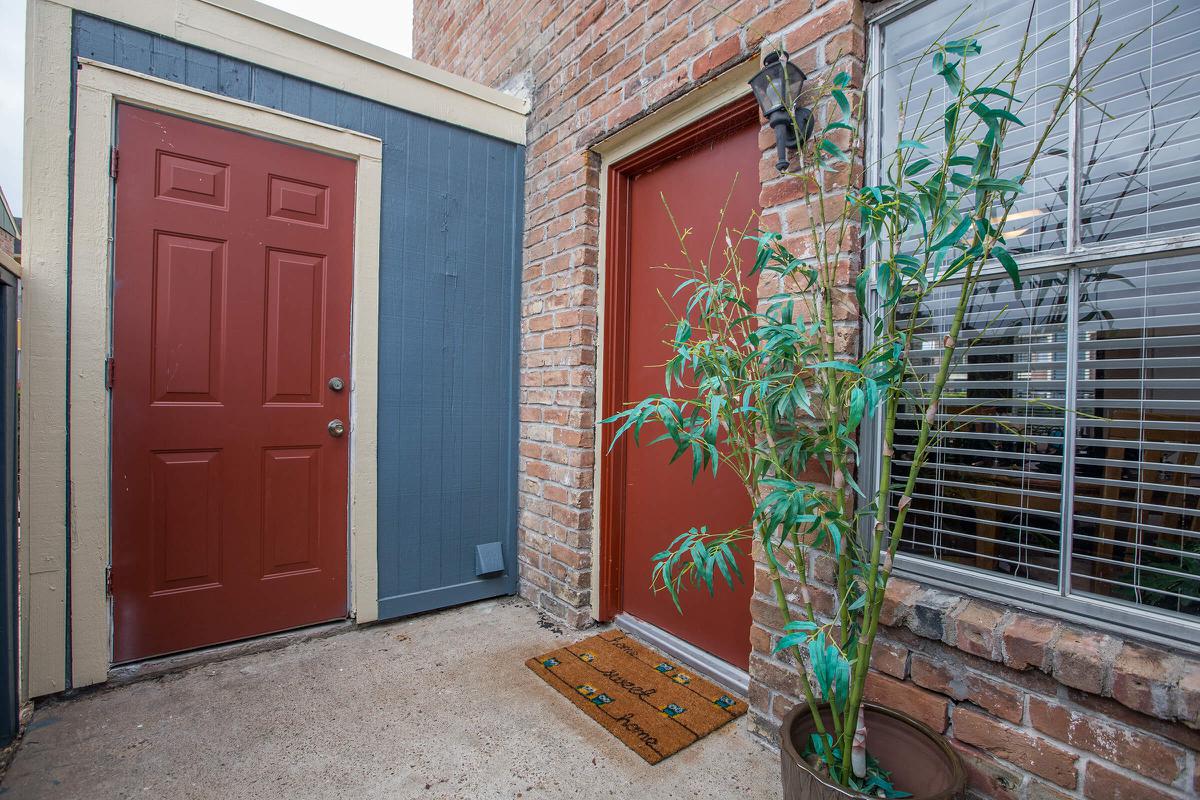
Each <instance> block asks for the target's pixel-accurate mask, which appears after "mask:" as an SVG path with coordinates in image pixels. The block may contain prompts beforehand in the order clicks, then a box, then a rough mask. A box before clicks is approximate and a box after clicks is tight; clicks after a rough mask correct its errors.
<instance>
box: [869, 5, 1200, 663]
mask: <svg viewBox="0 0 1200 800" xmlns="http://www.w3.org/2000/svg"><path fill="white" fill-rule="evenodd" d="M934 2H948V0H903V1H902V2H899V3H896V4H895V5H893V6H891V7H890V8H888V9H886V10H885V11H883V12H881V13H879V14H877V15H875V16H874V17H873V18H871V19H869V20H868V23H867V24H868V30H867V54H868V55H867V74H868V75H870V74H872V73H871V72H870V70H871V69H872V68H873V65H877V64H880V63H881V62H882V59H883V37H884V27H885V26H886V25H887V23H888V22H891V21H894V20H896V19H897V18H899V17H902V16H904V15H905V14H908V13H910V12H912V11H914V10H916V9H918V8H920V7H922V6H925V5H928V4H929V3H934ZM1083 5H1084V0H1071V18H1072V19H1074V20H1076V23H1075V25H1074V30H1073V33H1072V41H1071V49H1070V52H1071V59H1072V60H1074V58H1075V54H1076V52H1077V49H1078V45H1079V37H1080V31H1079V28H1080V25H1079V23H1078V20H1079V18H1080V13H1081V10H1082V7H1083ZM866 107H867V108H868V109H869V113H868V115H867V160H868V163H867V170H866V180H867V182H868V185H870V184H874V183H878V181H879V180H880V179H881V172H880V166H881V157H882V154H883V146H882V132H881V127H880V118H881V116H882V115H881V114H880V113H879V111H878V110H879V109H882V108H883V81H882V80H874V81H871V83H870V85H869V86H868V89H867V97H866ZM1079 128H1080V121H1079V105H1078V104H1076V106H1075V108H1074V110H1073V112H1072V119H1071V122H1070V133H1069V142H1070V148H1071V149H1070V153H1069V155H1068V174H1069V175H1070V176H1071V180H1073V181H1074V182H1075V183H1076V184H1078V180H1079V173H1078V171H1077V169H1076V163H1075V162H1076V154H1077V152H1078V142H1079ZM1066 212H1067V213H1066V230H1067V241H1066V246H1065V249H1063V250H1061V251H1056V252H1054V253H1049V254H1046V255H1029V256H1024V257H1020V258H1018V263H1019V264H1020V267H1021V272H1022V274H1033V273H1037V272H1049V271H1065V272H1066V273H1067V274H1068V275H1069V280H1070V282H1071V286H1070V292H1069V295H1068V297H1069V299H1070V303H1071V316H1070V317H1069V326H1070V328H1069V329H1070V331H1071V333H1070V334H1069V339H1073V338H1074V331H1075V327H1076V326H1077V325H1078V296H1079V295H1078V292H1077V291H1076V282H1077V281H1078V276H1079V272H1080V270H1081V269H1082V268H1084V267H1087V266H1097V265H1103V264H1109V263H1121V262H1128V261H1132V260H1150V259H1155V258H1167V257H1176V256H1185V255H1198V256H1200V233H1192V234H1183V235H1177V236H1164V237H1157V238H1154V239H1142V240H1138V241H1135V242H1115V243H1111V244H1091V245H1085V244H1081V243H1080V241H1079V225H1078V219H1079V192H1078V191H1072V192H1071V193H1070V194H1069V195H1068V206H1067V209H1066ZM869 280H870V283H871V293H870V296H871V297H872V298H875V297H876V295H875V292H874V286H873V284H874V276H873V275H872V276H871V277H870V278H869ZM956 282H957V281H954V280H951V281H949V282H948V284H954V283H956ZM871 302H872V304H874V303H875V302H876V301H875V300H874V299H873V300H872V301H871ZM862 337H863V347H864V349H865V348H869V347H870V346H871V339H872V330H871V326H870V325H868V324H863V325H862ZM1077 355H1078V349H1077V348H1075V347H1070V348H1068V360H1067V364H1066V370H1067V373H1066V374H1067V378H1066V380H1067V387H1068V389H1067V391H1068V394H1067V396H1068V397H1071V396H1074V391H1073V386H1072V384H1074V382H1075V380H1076V377H1077V376H1076V372H1077ZM1063 431H1064V434H1063V435H1064V439H1063V473H1062V474H1063V479H1062V492H1063V505H1062V512H1061V518H1062V528H1061V529H1060V530H1061V539H1060V541H1062V542H1070V540H1071V530H1072V520H1073V516H1074V515H1073V508H1072V505H1073V501H1074V497H1073V488H1074V481H1073V480H1072V479H1071V477H1070V476H1071V475H1072V472H1073V470H1072V465H1073V461H1074V438H1075V411H1074V410H1072V409H1067V411H1066V416H1065V420H1064V427H1063ZM882 436H883V429H882V419H881V418H880V415H876V416H875V418H874V421H873V424H871V425H869V426H864V427H863V433H862V437H863V447H862V448H861V453H862V458H861V463H860V465H859V469H860V473H861V478H862V480H861V481H860V484H861V485H862V486H863V490H864V491H866V492H867V493H868V496H871V495H872V494H873V492H874V490H875V489H877V488H878V486H879V480H878V476H879V462H878V458H877V454H876V451H877V450H878V448H877V447H876V446H873V445H874V444H875V443H877V442H879V441H880V440H881V438H882ZM861 533H862V535H864V536H869V535H870V526H864V529H863V530H862V531H861ZM1070 552H1071V551H1070V548H1069V547H1061V548H1060V558H1059V579H1058V586H1057V587H1054V586H1039V585H1037V584H1035V583H1033V582H1030V581H1023V580H1019V579H1015V578H1010V577H1007V576H1005V575H1001V574H997V573H992V572H985V571H984V570H980V569H972V568H970V567H964V566H958V565H955V564H950V563H947V562H942V561H935V560H934V559H931V558H925V557H921V556H913V555H908V554H905V553H898V554H897V557H896V570H897V574H900V575H901V576H903V577H907V578H911V579H914V580H918V581H921V582H923V583H927V584H930V585H933V586H936V587H939V588H944V589H948V590H950V591H953V592H959V593H963V594H969V595H972V596H976V597H981V598H984V599H988V600H993V601H996V602H999V603H1004V604H1006V605H1010V606H1016V607H1018V608H1021V609H1024V610H1027V611H1032V612H1034V613H1040V614H1046V615H1049V616H1053V617H1057V618H1059V619H1062V620H1064V621H1067V622H1072V623H1076V624H1080V625H1083V626H1086V627H1089V628H1094V629H1098V630H1104V631H1110V632H1112V633H1115V634H1117V635H1119V636H1122V637H1124V636H1131V637H1132V638H1137V639H1141V640H1146V641H1151V642H1155V643H1159V644H1165V645H1168V646H1170V647H1175V648H1177V649H1182V650H1185V651H1188V652H1193V653H1200V619H1197V620H1195V621H1192V620H1188V619H1186V618H1183V617H1179V616H1174V615H1168V614H1163V613H1161V612H1156V611H1151V610H1147V609H1144V608H1141V607H1138V606H1136V605H1132V604H1127V603H1121V602H1119V601H1114V600H1106V599H1104V598H1100V597H1092V596H1088V595H1082V594H1072V593H1071V592H1070V564H1069V563H1065V562H1067V561H1068V560H1069V558H1070V555H1069V554H1070Z"/></svg>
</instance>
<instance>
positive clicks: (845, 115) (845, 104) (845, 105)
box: [829, 89, 850, 119]
mask: <svg viewBox="0 0 1200 800" xmlns="http://www.w3.org/2000/svg"><path fill="white" fill-rule="evenodd" d="M829 94H830V95H832V97H833V99H834V101H836V102H837V104H838V108H840V109H841V110H842V119H849V118H850V101H849V100H848V99H847V98H846V93H845V92H843V91H842V90H841V89H833V90H831V91H830V92H829Z"/></svg>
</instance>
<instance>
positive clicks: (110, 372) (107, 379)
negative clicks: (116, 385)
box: [104, 356, 117, 390]
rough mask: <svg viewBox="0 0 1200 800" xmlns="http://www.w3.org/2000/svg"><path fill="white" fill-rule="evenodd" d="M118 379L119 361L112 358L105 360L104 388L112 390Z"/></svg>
mask: <svg viewBox="0 0 1200 800" xmlns="http://www.w3.org/2000/svg"><path fill="white" fill-rule="evenodd" d="M116 377H117V360H116V359H115V358H113V357H112V356H109V357H108V358H106V359H104V388H105V389H110V390H111V389H112V388H113V381H114V380H116Z"/></svg>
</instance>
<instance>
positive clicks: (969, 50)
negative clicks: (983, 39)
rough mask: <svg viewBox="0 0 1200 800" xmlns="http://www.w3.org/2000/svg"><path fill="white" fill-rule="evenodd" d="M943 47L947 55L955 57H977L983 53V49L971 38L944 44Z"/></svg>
mask: <svg viewBox="0 0 1200 800" xmlns="http://www.w3.org/2000/svg"><path fill="white" fill-rule="evenodd" d="M943 47H945V48H946V52H947V53H954V54H955V55H959V56H965V55H973V56H977V55H979V54H980V53H982V52H983V47H981V46H980V44H979V40H978V39H971V38H968V39H955V40H953V41H950V42H946V44H945V45H943Z"/></svg>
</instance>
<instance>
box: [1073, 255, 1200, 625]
mask: <svg viewBox="0 0 1200 800" xmlns="http://www.w3.org/2000/svg"><path fill="white" fill-rule="evenodd" d="M1078 346H1079V372H1078V387H1077V396H1078V400H1077V401H1076V409H1077V411H1078V415H1077V422H1076V440H1075V445H1076V446H1075V508H1074V534H1073V539H1072V542H1073V547H1072V552H1073V558H1072V560H1071V587H1072V590H1073V591H1078V592H1087V593H1090V594H1098V595H1103V596H1105V597H1110V598H1115V599H1118V600H1124V601H1128V602H1132V603H1139V604H1142V605H1145V606H1151V607H1154V608H1157V609H1164V610H1167V611H1171V612H1175V613H1180V614H1188V615H1193V616H1197V615H1200V261H1198V260H1197V258H1196V257H1195V256H1190V257H1186V258H1170V259H1163V260H1159V261H1144V262H1139V263H1135V264H1122V265H1117V266H1106V267H1088V268H1086V269H1084V270H1082V271H1081V273H1080V323H1079V341H1078Z"/></svg>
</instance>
